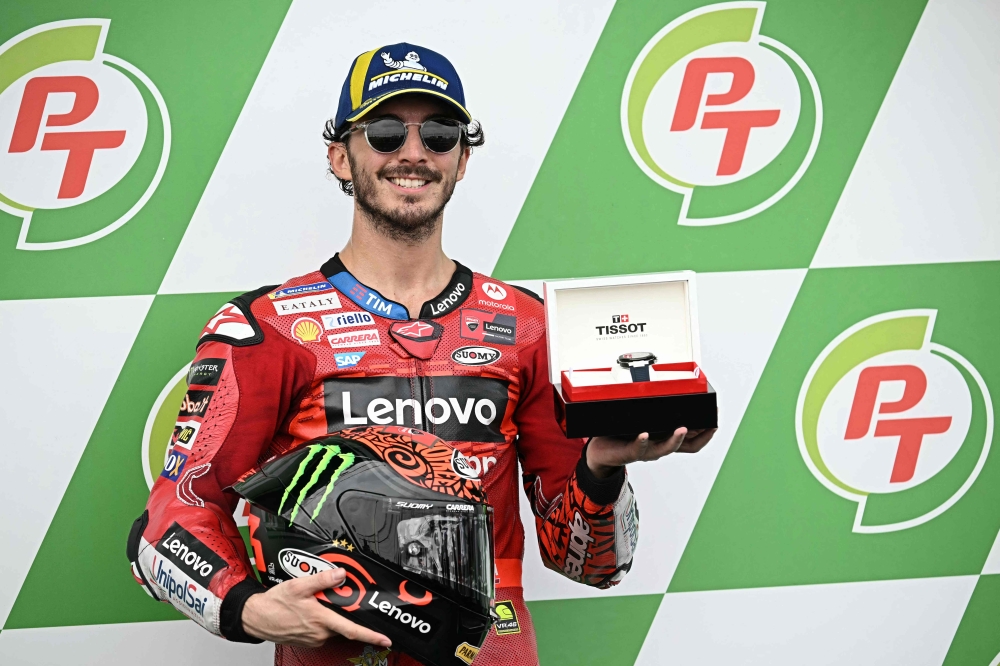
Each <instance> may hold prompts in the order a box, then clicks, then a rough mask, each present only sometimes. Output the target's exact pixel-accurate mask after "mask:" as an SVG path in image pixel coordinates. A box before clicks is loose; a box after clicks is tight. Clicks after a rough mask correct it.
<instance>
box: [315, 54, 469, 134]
mask: <svg viewBox="0 0 1000 666" xmlns="http://www.w3.org/2000/svg"><path fill="white" fill-rule="evenodd" d="M403 93H424V94H427V95H435V96H437V97H439V98H441V99H443V100H444V101H445V102H447V103H448V104H450V105H451V106H452V107H453V108H454V109H455V111H456V112H458V114H459V117H460V118H463V119H465V121H466V122H472V115H471V114H470V113H469V112H468V111H467V110H466V109H465V92H464V91H463V90H462V81H461V80H460V79H459V78H458V72H457V71H455V68H454V67H453V66H452V64H451V63H450V62H448V59H447V58H445V57H444V56H443V55H441V54H440V53H437V52H436V51H431V50H430V49H425V48H424V47H422V46H416V45H414V44H407V43H406V42H402V43H399V44H392V45H390V46H383V47H381V48H377V49H372V50H371V51H368V52H367V53H362V54H361V55H359V56H358V57H357V58H355V59H354V62H353V63H351V71H350V73H349V74H348V75H347V80H346V81H344V87H343V89H342V90H341V91H340V104H339V105H338V106H337V117H336V118H335V123H336V126H337V129H338V130H339V129H340V128H342V127H343V126H344V125H345V124H346V123H350V122H354V121H355V120H359V119H360V118H361V117H362V116H364V115H365V114H366V113H368V112H369V111H371V110H372V109H374V108H375V107H376V106H378V105H379V104H380V103H381V102H384V101H385V100H387V99H389V98H390V97H395V96H396V95H402V94H403Z"/></svg>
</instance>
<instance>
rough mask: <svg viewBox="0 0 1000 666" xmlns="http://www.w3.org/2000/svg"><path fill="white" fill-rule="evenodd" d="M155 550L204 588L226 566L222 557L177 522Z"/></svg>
mask: <svg viewBox="0 0 1000 666" xmlns="http://www.w3.org/2000/svg"><path fill="white" fill-rule="evenodd" d="M156 550H158V551H160V553H162V554H163V556H164V557H165V558H167V559H168V560H170V561H171V562H173V563H174V564H175V565H176V566H177V568H179V569H180V570H181V571H182V572H183V573H184V574H186V575H187V576H188V577H190V578H191V579H192V580H194V581H195V582H197V583H198V584H199V585H201V586H202V587H205V588H207V587H208V584H209V582H210V581H211V580H212V577H213V576H214V575H215V574H216V573H218V572H219V571H221V570H222V569H225V568H226V561H225V560H224V559H222V558H221V557H219V555H218V554H217V553H216V552H215V551H214V550H212V549H211V548H209V547H208V546H206V545H205V544H204V543H202V542H201V541H200V540H199V539H198V538H197V537H196V536H195V535H193V534H191V533H190V532H188V531H187V530H186V529H184V528H183V527H181V526H180V524H178V523H174V524H173V525H171V526H170V528H169V529H168V530H167V532H166V534H165V535H164V537H163V538H162V539H160V542H159V543H158V544H156Z"/></svg>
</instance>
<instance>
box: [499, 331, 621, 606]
mask: <svg viewBox="0 0 1000 666" xmlns="http://www.w3.org/2000/svg"><path fill="white" fill-rule="evenodd" d="M520 379H521V382H520V389H521V395H520V398H519V400H518V406H517V410H516V411H515V414H514V420H515V422H516V423H517V426H518V432H519V437H518V442H517V447H518V455H519V457H520V459H521V467H522V470H523V471H524V487H525V491H526V493H527V495H528V499H529V501H530V502H531V507H532V511H533V512H534V514H535V529H536V531H537V533H538V546H539V550H540V551H541V555H542V560H543V561H544V562H545V565H546V566H547V567H549V568H550V569H554V570H556V571H558V572H560V573H561V574H563V575H564V576H567V577H568V578H571V579H573V580H575V581H578V582H581V583H584V584H585V585H591V586H595V587H602V588H604V587H610V586H612V585H615V584H616V583H618V581H620V580H621V579H622V578H623V577H624V576H625V574H626V573H627V572H628V570H629V568H631V566H632V554H633V552H634V551H635V545H636V540H637V538H638V529H639V518H638V510H637V508H636V503H635V498H634V496H633V494H632V487H631V486H630V485H629V484H628V481H627V479H626V473H625V468H624V467H622V466H618V467H614V468H613V469H610V470H609V469H606V468H601V469H600V470H599V471H600V472H601V473H602V476H598V475H597V474H595V473H594V471H593V470H592V469H591V468H590V466H588V464H587V448H588V447H587V446H586V445H585V442H584V440H581V439H568V438H567V437H566V436H565V435H564V434H563V432H562V431H561V430H560V429H559V425H558V424H557V422H556V416H555V405H554V399H553V394H552V385H551V384H550V383H549V381H548V356H547V352H546V348H545V338H544V337H542V338H541V339H540V340H538V341H537V342H536V343H534V344H533V345H531V346H530V347H528V348H526V349H525V350H524V351H522V352H521V377H520ZM604 472H609V473H607V474H604Z"/></svg>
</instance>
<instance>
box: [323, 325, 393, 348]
mask: <svg viewBox="0 0 1000 666" xmlns="http://www.w3.org/2000/svg"><path fill="white" fill-rule="evenodd" d="M326 339H327V341H328V342H329V343H330V346H331V347H333V348H334V349H341V348H343V347H371V346H373V345H378V344H380V339H379V335H378V330H376V329H374V328H371V329H368V330H366V331H353V332H351V333H335V334H333V335H330V336H327V338H326Z"/></svg>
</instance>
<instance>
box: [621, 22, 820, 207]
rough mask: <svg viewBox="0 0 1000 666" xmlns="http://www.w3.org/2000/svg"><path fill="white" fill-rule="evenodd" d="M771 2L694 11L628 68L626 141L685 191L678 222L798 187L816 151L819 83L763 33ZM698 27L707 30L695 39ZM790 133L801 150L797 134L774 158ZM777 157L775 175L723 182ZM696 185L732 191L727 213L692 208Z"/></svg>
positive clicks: (715, 192)
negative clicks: (738, 187)
mask: <svg viewBox="0 0 1000 666" xmlns="http://www.w3.org/2000/svg"><path fill="white" fill-rule="evenodd" d="M764 9H765V3H763V2H759V3H758V2H755V3H746V2H726V3H720V4H715V5H708V6H706V7H701V8H699V9H696V10H694V11H691V12H688V13H687V14H685V15H683V16H681V17H680V18H678V19H676V20H674V21H672V22H671V23H670V24H669V25H667V26H666V27H664V28H663V29H662V30H660V31H659V32H658V33H657V34H656V35H655V36H654V37H653V39H651V40H650V41H649V43H647V44H646V46H645V47H644V48H643V49H642V51H641V52H640V53H639V55H638V57H637V58H636V60H635V63H634V64H633V65H632V69H631V71H630V72H629V75H628V78H627V80H626V84H625V91H624V94H623V96H622V103H621V123H622V130H623V133H624V136H625V142H626V144H627V146H628V149H629V152H630V153H631V154H632V158H633V159H634V160H635V162H636V164H637V165H638V166H639V168H640V169H642V171H643V172H645V174H646V175H647V176H649V177H650V178H652V179H653V180H654V181H656V182H657V183H659V184H660V185H662V186H663V187H665V188H667V189H670V190H673V191H674V192H678V193H680V194H682V195H684V201H683V203H682V205H681V212H680V218H679V220H678V223H679V224H682V225H711V224H724V223H727V222H735V221H737V220H742V219H745V218H747V217H751V216H752V215H755V214H757V213H758V212H760V211H762V210H765V209H766V208H768V207H770V206H771V205H773V204H774V203H775V202H777V201H778V200H779V199H781V198H782V197H783V196H784V195H785V194H786V193H787V192H788V191H789V190H791V189H792V188H793V187H794V186H795V184H796V183H797V182H798V180H799V179H800V178H801V177H802V174H803V173H804V172H805V170H806V169H807V168H808V167H809V164H810V162H811V161H812V157H813V155H814V154H815V151H816V147H817V145H818V143H819V136H820V131H821V128H822V118H823V113H822V105H821V101H820V94H819V87H818V84H817V83H816V79H815V77H814V76H813V75H812V72H810V71H809V68H808V66H807V65H806V63H805V62H804V61H803V60H802V59H801V58H800V57H799V56H798V55H797V54H796V53H795V52H793V51H792V50H791V49H790V48H788V47H787V46H785V45H784V44H782V43H781V42H778V41H777V40H775V39H772V38H770V37H766V36H764V35H761V34H760V32H759V31H760V27H761V23H762V18H763V13H764ZM695 26H697V27H695ZM694 32H697V33H698V34H701V35H703V36H702V37H699V38H698V39H697V40H694V41H692V40H691V38H690V35H691V34H693V33H694ZM800 79H801V80H803V81H808V86H803V87H800V85H799V80H800ZM793 135H798V136H799V137H800V141H799V143H801V144H802V146H803V149H802V150H799V149H798V145H799V143H797V144H796V150H794V151H793V152H792V154H786V155H785V158H784V160H783V161H777V158H778V155H779V154H782V151H783V150H784V149H785V147H786V146H788V145H789V143H790V142H791V140H792V137H793ZM805 146H808V149H806V148H805ZM788 160H794V161H793V162H792V163H791V165H789V164H788V163H787V162H788ZM772 164H775V168H774V169H773V170H772V171H774V176H773V177H768V178H758V179H757V181H756V182H754V183H749V184H744V185H743V186H741V187H742V189H741V190H740V191H735V190H725V186H726V185H729V184H732V183H736V182H737V181H743V180H745V179H747V178H749V177H750V176H753V175H754V174H757V173H760V172H762V171H764V170H766V169H767V168H768V167H769V166H771V165H772ZM789 167H791V168H792V169H794V171H793V172H791V173H789ZM795 167H797V168H795ZM779 171H780V173H778V172H779ZM698 188H701V190H700V191H702V192H704V194H698V195H697V196H698V197H701V196H706V197H713V196H714V197H715V198H716V199H720V200H721V199H722V198H723V197H725V198H726V204H725V206H727V207H728V208H729V212H728V213H727V214H718V213H716V214H714V215H713V216H704V215H702V214H699V215H694V214H691V210H692V209H691V200H692V197H693V196H695V193H696V192H697V191H699V189H698ZM709 188H711V189H709ZM727 192H728V194H727ZM719 209H720V206H719V205H716V206H715V207H714V208H713V210H715V211H718V210H719Z"/></svg>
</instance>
